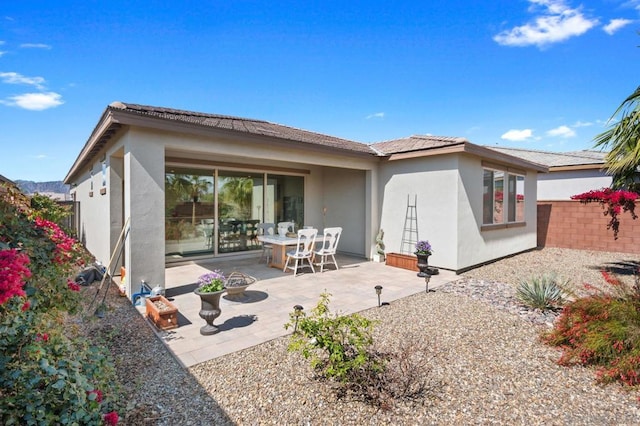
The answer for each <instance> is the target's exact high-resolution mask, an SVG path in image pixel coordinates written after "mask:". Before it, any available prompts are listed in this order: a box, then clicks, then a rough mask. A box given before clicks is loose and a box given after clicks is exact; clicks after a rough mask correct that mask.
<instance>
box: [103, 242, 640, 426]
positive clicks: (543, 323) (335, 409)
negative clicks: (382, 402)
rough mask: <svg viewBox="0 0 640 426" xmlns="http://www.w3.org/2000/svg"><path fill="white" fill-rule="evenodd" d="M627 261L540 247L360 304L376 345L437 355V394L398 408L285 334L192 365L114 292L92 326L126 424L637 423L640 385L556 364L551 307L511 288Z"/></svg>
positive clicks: (594, 272) (594, 279)
mask: <svg viewBox="0 0 640 426" xmlns="http://www.w3.org/2000/svg"><path fill="white" fill-rule="evenodd" d="M628 265H631V266H635V267H637V265H638V256H633V255H626V254H620V253H601V252H588V251H578V250H565V249H562V250H559V249H544V250H536V251H532V252H528V253H524V254H521V255H518V256H513V257H511V258H508V259H504V260H501V261H499V262H496V263H493V264H490V265H486V266H483V267H481V268H477V269H474V270H473V271H469V272H468V273H466V274H463V275H462V276H461V277H460V279H459V280H458V281H456V282H455V283H450V284H447V285H446V286H444V287H442V288H439V289H437V290H436V291H435V292H430V293H420V294H416V295H414V296H411V297H408V298H405V299H402V300H399V301H395V302H393V303H391V304H390V305H388V306H383V307H381V308H374V309H370V310H368V311H365V312H363V313H362V314H363V315H365V316H367V317H368V318H371V319H375V320H379V321H380V322H379V324H378V326H377V328H376V342H377V343H378V344H379V345H380V347H382V348H398V347H410V346H411V344H416V345H418V346H419V347H420V348H421V351H422V352H421V353H422V354H425V355H426V356H427V357H428V359H429V364H428V366H429V370H428V372H427V373H426V377H427V380H428V381H429V383H430V384H432V386H433V390H432V392H431V393H430V395H429V398H427V399H425V400H424V401H423V402H421V403H416V402H413V403H407V402H402V403H398V404H397V405H396V406H395V407H394V409H393V410H390V411H383V410H377V409H375V408H372V407H370V406H369V405H367V404H364V403H362V402H358V401H353V400H336V398H335V396H334V394H333V392H332V390H331V387H330V385H329V384H328V383H326V382H320V381H317V380H316V379H314V376H313V372H312V371H311V369H310V368H309V366H308V364H307V363H306V362H305V360H304V359H303V358H302V357H301V356H300V355H299V354H297V353H289V352H287V348H286V346H287V342H288V339H287V338H280V339H276V340H273V341H270V342H267V343H265V344H262V345H259V346H255V347H253V348H250V349H247V350H244V351H240V352H236V353H233V354H230V355H226V356H224V357H221V358H218V359H215V360H211V361H208V362H205V363H202V364H199V365H196V366H194V367H192V368H190V369H189V370H188V371H187V370H184V369H182V368H181V367H180V366H179V365H178V364H177V362H176V361H175V360H174V358H173V357H172V356H171V355H170V354H169V353H168V352H167V351H166V349H165V348H164V346H163V344H162V343H161V342H160V340H159V339H158V338H156V336H155V334H154V333H153V332H152V331H151V329H150V327H149V326H148V325H147V324H146V323H145V321H144V320H143V319H142V318H141V317H140V316H139V315H138V314H137V312H136V311H135V309H134V308H133V307H132V306H131V305H130V304H129V303H127V302H126V300H124V299H122V298H118V297H117V296H116V292H115V291H114V292H113V295H110V297H109V299H108V302H107V303H108V305H109V307H110V311H109V313H108V318H109V319H110V321H109V322H108V323H106V324H108V326H105V322H104V321H96V322H94V323H93V324H94V326H93V327H94V328H93V329H92V330H91V332H92V333H93V334H94V335H96V336H98V337H103V338H104V339H105V341H106V342H107V344H108V345H109V347H110V348H111V351H112V353H114V355H115V357H116V361H117V364H118V365H117V367H118V371H119V375H120V377H121V380H122V382H123V392H124V394H126V395H127V401H128V403H129V409H130V410H129V413H128V416H127V417H125V418H124V419H123V423H122V424H131V425H141V424H157V425H212V424H252V425H253V424H278V425H282V424H295V425H298V424H322V425H327V424H336V425H338V424H340V425H351V424H352V425H361V424H398V425H418V424H421V425H422V424H433V425H451V424H468V425H475V424H504V425H512V424H527V425H538V424H540V425H542V424H544V425H636V424H640V404H639V402H638V396H639V393H638V392H637V391H628V390H625V389H623V388H622V387H620V386H618V385H609V386H606V387H605V386H599V385H596V384H595V383H594V372H593V370H590V369H586V368H580V367H574V368H566V367H560V366H558V365H556V363H555V361H556V360H557V359H558V357H559V352H558V351H557V350H555V349H553V348H549V347H547V346H544V345H542V344H540V343H539V342H538V335H539V333H540V332H541V331H542V330H544V329H546V328H548V326H549V324H550V323H551V322H552V321H553V317H552V316H548V315H544V314H542V313H539V312H538V313H536V312H529V311H526V310H524V309H523V308H522V307H521V306H519V305H518V303H517V302H516V301H515V299H514V297H513V295H514V292H515V286H516V285H517V283H518V280H519V279H522V278H525V279H526V278H528V277H531V276H533V275H535V274H540V273H541V272H552V271H554V272H556V273H558V274H559V275H563V276H565V277H567V278H570V279H571V282H572V283H574V285H575V286H576V288H580V287H581V285H582V283H583V282H589V283H592V284H598V283H599V282H600V281H601V278H600V275H599V270H600V269H603V268H619V270H623V269H624V267H626V266H628ZM620 268H622V269H620ZM114 290H115V289H114ZM111 296H112V297H111Z"/></svg>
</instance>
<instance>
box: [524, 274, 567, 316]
mask: <svg viewBox="0 0 640 426" xmlns="http://www.w3.org/2000/svg"><path fill="white" fill-rule="evenodd" d="M568 283H569V281H568V280H565V281H563V282H560V280H559V279H558V277H557V276H556V275H555V274H547V275H541V276H536V277H532V278H530V279H528V280H522V281H520V284H519V285H518V288H517V289H516V296H517V297H518V299H519V300H520V302H522V303H523V304H524V305H526V306H529V307H531V308H535V309H541V310H543V311H546V310H555V309H558V308H559V307H561V306H562V305H563V304H564V303H565V302H566V300H567V296H568V290H567V288H568V287H567V284H568Z"/></svg>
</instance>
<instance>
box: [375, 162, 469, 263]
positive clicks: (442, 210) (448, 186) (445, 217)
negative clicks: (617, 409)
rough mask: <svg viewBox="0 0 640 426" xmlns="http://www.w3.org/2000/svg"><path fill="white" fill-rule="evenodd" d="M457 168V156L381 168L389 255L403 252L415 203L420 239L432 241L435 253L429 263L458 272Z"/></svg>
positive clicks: (383, 215) (383, 222)
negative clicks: (409, 207) (408, 218)
mask: <svg viewBox="0 0 640 426" xmlns="http://www.w3.org/2000/svg"><path fill="white" fill-rule="evenodd" d="M457 165H458V161H457V157H456V156H455V155H443V156H437V157H423V158H415V159H408V160H402V161H390V162H388V163H383V164H382V165H381V169H380V194H381V195H380V202H381V203H382V210H381V217H380V227H381V228H382V229H383V230H384V244H385V251H386V252H387V253H400V252H401V249H402V239H403V234H404V228H405V218H406V215H407V204H408V203H410V204H411V205H413V204H414V203H415V205H416V213H417V215H416V217H417V222H416V223H417V229H418V239H419V240H429V242H430V243H431V245H432V246H433V249H434V252H433V255H432V256H431V257H430V259H429V263H430V264H432V265H434V266H439V267H441V268H446V269H453V270H456V269H458V266H457V264H458V260H457V251H456V250H457V248H456V244H457V225H456V223H455V222H456V221H455V219H454V218H455V217H456V209H457V208H458V206H457V200H458V198H457V191H458V172H457ZM452 219H454V220H452ZM406 235H407V237H408V236H409V234H408V233H407V234H406ZM405 248H406V247H405ZM411 253H413V249H412V250H411ZM405 254H407V253H406V251H405Z"/></svg>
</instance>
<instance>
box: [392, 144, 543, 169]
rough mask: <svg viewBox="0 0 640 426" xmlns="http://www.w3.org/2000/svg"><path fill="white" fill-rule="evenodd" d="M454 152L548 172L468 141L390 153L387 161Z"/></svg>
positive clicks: (531, 163)
mask: <svg viewBox="0 0 640 426" xmlns="http://www.w3.org/2000/svg"><path fill="white" fill-rule="evenodd" d="M456 153H466V154H471V155H475V156H478V157H482V158H486V159H490V160H493V161H497V162H501V163H505V164H509V165H514V166H518V167H521V168H524V169H528V170H533V171H536V172H540V173H548V172H549V168H548V167H547V166H544V165H542V164H538V163H534V162H532V161H527V160H523V159H521V158H518V157H514V156H513V155H509V154H504V153H501V152H498V151H495V150H493V149H490V148H485V147H482V146H480V145H476V144H473V143H471V142H468V141H465V142H461V143H456V144H451V145H447V146H442V147H437V148H427V149H423V150H416V151H410V152H400V153H397V154H391V155H390V156H389V161H394V160H404V159H407V158H419V157H429V156H434V155H443V154H456Z"/></svg>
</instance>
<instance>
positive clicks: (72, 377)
mask: <svg viewBox="0 0 640 426" xmlns="http://www.w3.org/2000/svg"><path fill="white" fill-rule="evenodd" d="M0 223H1V224H2V226H0V424H4V425H12V424H20V425H23V424H27V425H50V424H75V425H86V424H92V425H93V424H95V425H100V424H103V423H107V424H115V422H117V417H118V416H117V413H116V412H115V410H116V409H117V407H118V392H119V391H118V388H117V385H116V383H117V382H116V380H115V379H116V375H115V370H114V368H113V364H112V363H111V361H110V360H109V358H108V354H107V353H106V352H105V351H103V350H101V349H100V348H97V347H94V346H91V345H90V343H89V342H88V341H87V340H86V339H85V338H83V337H82V336H81V335H80V333H79V332H78V330H77V329H76V328H75V326H71V325H66V324H73V323H72V322H70V321H66V319H67V318H68V315H69V314H72V313H74V312H76V311H77V309H78V307H79V302H80V295H79V290H80V288H79V286H78V285H77V284H75V283H74V282H73V281H72V280H71V278H72V277H73V276H74V275H75V274H76V273H77V272H78V269H79V266H81V265H83V264H84V263H85V262H87V261H88V260H89V259H90V257H89V256H88V254H87V253H86V252H85V251H84V250H83V248H82V247H81V246H80V245H79V244H78V243H77V242H76V241H75V240H73V239H71V238H69V237H68V236H67V235H66V234H65V233H64V232H63V231H62V230H61V229H60V228H59V226H58V225H56V224H55V223H53V222H51V221H49V220H46V219H43V218H42V217H41V216H40V215H39V214H38V211H37V210H33V209H32V208H30V206H29V204H28V201H27V200H25V198H24V197H23V196H21V195H20V194H16V193H13V192H12V191H9V193H8V196H7V197H0Z"/></svg>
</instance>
